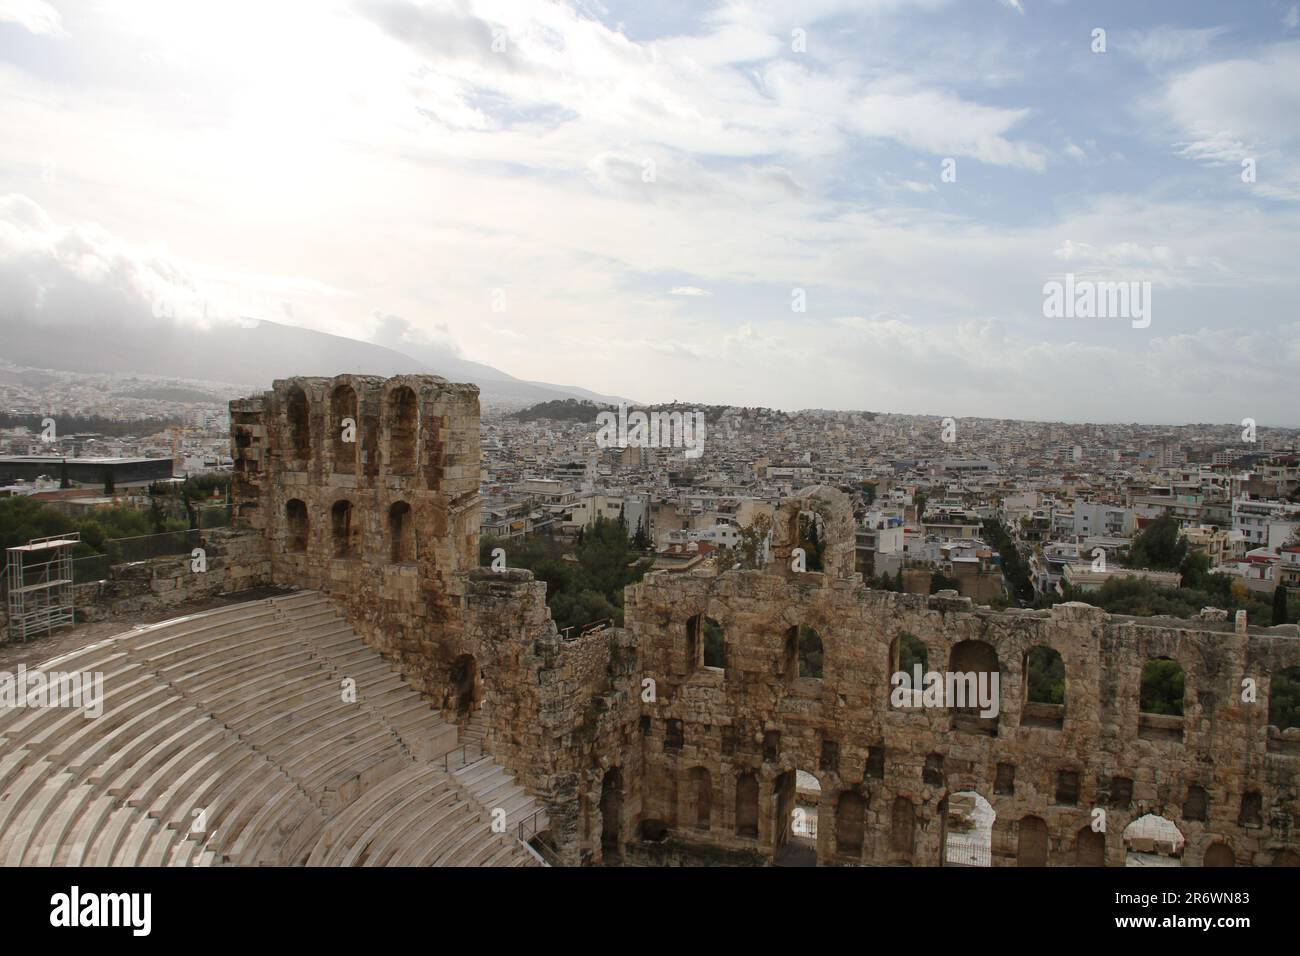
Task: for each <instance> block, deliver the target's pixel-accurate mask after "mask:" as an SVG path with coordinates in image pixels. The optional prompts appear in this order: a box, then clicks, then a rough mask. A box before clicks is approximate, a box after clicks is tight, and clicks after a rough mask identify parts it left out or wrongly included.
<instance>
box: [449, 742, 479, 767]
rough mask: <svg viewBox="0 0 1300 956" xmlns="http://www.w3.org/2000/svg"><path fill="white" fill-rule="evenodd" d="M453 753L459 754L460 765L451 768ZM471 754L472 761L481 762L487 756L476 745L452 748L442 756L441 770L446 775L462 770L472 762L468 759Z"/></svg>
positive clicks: (462, 745)
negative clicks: (472, 756) (473, 755)
mask: <svg viewBox="0 0 1300 956" xmlns="http://www.w3.org/2000/svg"><path fill="white" fill-rule="evenodd" d="M455 753H458V754H460V763H459V764H458V765H457V766H455V767H452V765H451V763H452V761H451V755H452V754H455ZM471 753H473V754H475V757H474V760H482V759H483V758H484V757H485V756H487V753H486V751H484V750H483V748H482V747H481V746H479V745H478V744H461V745H460V746H459V747H453V748H452V749H451V750H448V751H447V752H446V753H445V754H443V755H442V769H443V770H445V771H446V772H447V773H452V772H453V771H454V770H463V769H464V768H466V767H468V766H469V765H470V763H471V762H472V761H471V760H470V759H469V755H470V754H471Z"/></svg>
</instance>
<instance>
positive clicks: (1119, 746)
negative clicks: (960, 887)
mask: <svg viewBox="0 0 1300 956" xmlns="http://www.w3.org/2000/svg"><path fill="white" fill-rule="evenodd" d="M626 614H627V622H626V624H627V627H628V628H629V629H630V630H631V631H632V633H633V635H634V636H635V638H636V645H637V649H638V653H639V655H640V661H641V669H642V670H641V673H642V675H643V676H644V677H645V678H649V679H651V680H652V681H653V682H654V684H655V687H656V701H655V703H654V704H653V705H646V706H645V707H644V708H643V718H642V719H643V722H644V721H645V720H646V719H647V718H648V720H649V728H648V732H647V733H646V734H645V735H644V736H643V738H642V740H643V747H644V754H643V759H644V762H645V765H646V769H647V775H646V777H645V780H644V781H643V784H642V786H643V788H644V789H645V790H646V793H645V795H644V799H645V801H646V802H647V803H653V802H659V803H662V802H664V797H663V795H662V794H661V793H660V791H661V790H663V789H664V788H666V787H668V786H669V784H668V781H674V782H675V784H674V785H675V786H676V789H677V791H678V793H681V792H682V789H683V786H684V782H685V781H688V780H689V779H690V775H691V774H695V775H696V779H698V777H699V770H701V769H702V770H704V771H707V772H708V774H709V778H710V780H712V781H713V793H712V794H711V796H712V807H713V813H714V816H715V817H716V818H717V822H716V824H715V825H713V826H711V827H710V828H709V829H708V830H707V831H702V830H701V829H700V828H699V827H698V826H697V825H692V824H691V820H690V809H689V807H687V808H686V809H685V811H684V817H683V819H684V821H685V822H684V823H682V822H678V823H677V827H678V829H677V835H678V836H679V837H680V838H681V839H682V840H687V841H691V842H695V843H701V844H717V845H719V846H725V847H730V848H740V847H747V848H752V849H763V848H767V849H772V848H773V841H774V839H775V838H776V836H777V835H778V827H777V824H776V822H775V821H774V820H773V819H769V818H770V817H771V813H770V812H760V814H759V820H758V826H757V834H756V835H753V836H751V835H748V833H741V832H738V829H737V827H736V825H735V819H734V817H735V810H734V807H735V806H736V805H737V795H736V792H735V789H736V788H735V784H736V781H737V780H738V779H740V778H742V777H743V778H745V779H746V780H748V779H749V778H750V777H751V776H752V777H753V778H754V779H757V781H758V804H759V806H760V808H768V809H769V810H770V809H772V808H773V807H774V806H775V803H776V800H777V794H776V792H775V790H774V787H775V783H776V781H777V780H778V779H779V778H780V777H781V775H782V774H783V773H785V772H786V771H787V770H790V769H793V768H795V767H799V768H803V769H810V770H815V773H816V775H817V777H818V780H819V782H820V784H821V788H822V800H821V813H822V814H823V815H825V824H824V825H822V826H821V827H820V828H819V831H818V854H819V859H820V860H821V861H822V862H825V863H877V864H887V863H912V864H914V865H935V864H938V863H939V861H940V857H941V853H942V830H943V821H942V820H941V819H940V807H941V805H942V804H943V802H944V799H945V797H946V796H947V795H948V794H949V793H956V792H959V791H974V792H975V793H978V794H981V795H982V796H983V797H985V798H986V799H987V800H988V801H989V802H990V804H991V805H992V806H993V808H994V810H995V811H996V814H997V817H996V821H995V823H994V826H993V845H992V863H993V865H1016V864H1017V863H1020V864H1022V865H1034V864H1040V863H1046V864H1048V865H1074V864H1077V863H1080V862H1082V863H1085V864H1092V863H1095V862H1096V861H1097V858H1098V856H1100V857H1101V858H1102V859H1103V860H1104V862H1105V863H1106V864H1110V865H1122V863H1123V861H1124V853H1125V849H1124V846H1123V845H1122V840H1121V835H1122V833H1123V830H1124V828H1125V826H1127V824H1128V823H1129V822H1130V821H1132V820H1133V819H1135V818H1137V817H1139V816H1141V815H1143V814H1146V813H1156V814H1159V815H1162V816H1165V817H1167V818H1169V819H1171V820H1173V821H1174V822H1175V823H1176V824H1177V825H1178V827H1179V829H1180V830H1181V832H1182V834H1183V835H1184V836H1185V838H1186V847H1185V850H1184V855H1183V859H1184V861H1185V862H1186V863H1188V864H1198V865H1199V864H1200V863H1201V862H1202V858H1203V856H1204V854H1205V851H1206V848H1207V847H1209V846H1212V845H1214V844H1226V846H1227V847H1228V848H1230V850H1231V853H1232V856H1233V859H1234V860H1235V861H1236V862H1237V863H1238V865H1245V864H1269V863H1271V862H1273V861H1274V860H1276V859H1282V858H1284V857H1283V854H1284V851H1286V850H1287V849H1294V848H1296V847H1297V846H1298V845H1300V800H1298V796H1300V795H1298V794H1297V785H1298V784H1300V777H1298V775H1297V772H1298V771H1300V754H1297V753H1295V752H1294V750H1292V751H1291V752H1289V753H1288V752H1285V748H1279V747H1277V746H1272V747H1271V746H1270V739H1274V740H1275V739H1276V737H1277V736H1278V735H1277V732H1276V730H1272V731H1270V728H1269V727H1268V724H1267V715H1268V691H1269V680H1270V677H1271V675H1272V674H1274V673H1277V672H1279V671H1281V670H1282V669H1285V668H1287V667H1290V666H1293V665H1294V663H1295V662H1296V661H1297V660H1300V636H1298V635H1297V633H1296V629H1295V627H1294V626H1288V627H1278V628H1253V627H1252V628H1244V627H1241V628H1236V627H1233V626H1231V625H1228V624H1224V623H1216V622H1210V621H1206V622H1199V621H1198V622H1186V621H1179V622H1173V621H1167V620H1160V619H1140V618H1128V617H1119V616H1112V615H1108V614H1107V613H1105V612H1104V611H1101V610H1099V609H1096V608H1093V607H1090V606H1088V605H1083V604H1062V605H1058V606H1056V607H1055V608H1053V609H1052V610H1050V611H1028V610H1021V611H1017V610H1010V611H1000V612H999V611H992V610H990V609H988V608H982V607H977V606H974V605H973V604H972V602H971V601H970V600H969V599H966V598H959V597H956V596H953V595H951V594H945V595H937V596H921V595H906V594H895V593H891V592H881V591H874V590H869V589H867V588H866V587H865V586H864V585H863V584H862V582H861V580H860V579H858V580H857V581H849V580H844V579H841V578H838V577H835V576H831V575H824V574H812V573H809V574H794V575H788V574H784V573H781V574H769V573H764V572H727V573H724V574H721V575H716V576H705V575H698V576H697V575H674V574H667V573H659V574H653V575H650V576H649V577H648V578H647V579H646V580H644V581H643V582H642V583H641V584H639V585H637V586H636V587H634V588H630V589H629V591H628V596H627V599H626ZM697 615H703V616H706V617H708V618H711V619H713V620H714V621H716V622H717V623H718V624H719V625H720V626H721V628H722V629H723V631H724V633H725V635H726V647H727V666H726V668H725V670H723V671H718V670H716V669H709V668H701V667H699V666H698V665H697V664H696V663H695V661H694V660H692V658H691V654H690V651H689V647H690V642H689V640H688V622H689V621H690V620H691V619H692V618H694V617H695V616H697ZM798 625H808V626H811V627H813V628H815V629H816V631H817V632H818V634H819V635H820V637H821V641H822V643H823V646H824V664H823V675H822V677H821V678H820V679H809V678H807V677H799V676H797V675H792V674H791V672H790V669H789V667H788V664H787V659H786V648H785V641H786V638H785V635H786V634H787V632H788V631H789V629H790V628H791V627H792V626H798ZM905 634H908V635H912V636H914V637H915V638H916V639H918V640H920V641H921V642H922V643H923V644H924V646H925V649H926V656H927V657H928V663H929V668H930V669H932V670H936V671H945V670H947V669H952V670H962V669H968V668H970V667H972V664H971V662H972V661H979V660H981V659H983V660H985V661H988V660H992V661H994V662H995V663H992V664H985V665H983V666H986V667H990V668H996V670H997V673H998V675H999V684H1000V687H999V692H1000V693H999V697H1000V701H999V708H998V714H997V718H996V722H994V721H987V723H985V724H984V725H982V726H981V724H980V718H978V717H973V719H972V716H973V715H970V714H967V713H960V712H955V711H954V709H950V708H926V707H909V708H902V709H900V708H897V707H894V706H892V705H891V701H890V694H891V690H892V689H893V685H892V684H891V681H890V677H891V672H892V669H893V666H894V665H893V663H892V662H891V648H892V649H893V654H894V655H895V656H896V655H897V642H898V641H899V639H900V637H901V636H902V635H905ZM1036 647H1046V648H1050V649H1051V650H1052V651H1054V652H1055V653H1056V654H1059V655H1060V660H1061V662H1062V663H1063V665H1064V674H1065V680H1064V686H1065V693H1064V702H1063V703H1062V704H1060V705H1053V704H1044V703H1041V702H1036V701H1032V700H1029V699H1028V694H1027V688H1026V677H1025V662H1026V661H1027V659H1028V655H1029V653H1030V652H1031V650H1033V649H1034V648H1036ZM970 648H977V649H979V651H980V653H978V654H971V653H968V652H966V649H970ZM989 655H992V656H991V657H989ZM1160 658H1168V659H1170V660H1173V661H1176V662H1178V664H1179V665H1181V668H1182V671H1183V675H1184V680H1185V685H1184V697H1183V713H1182V716H1181V717H1179V716H1169V715H1154V714H1144V713H1141V712H1140V707H1139V697H1140V683H1141V678H1142V670H1143V665H1144V664H1145V663H1146V662H1147V661H1148V660H1152V659H1160ZM1252 686H1253V691H1254V695H1253V701H1252V700H1250V699H1249V698H1251V688H1252ZM670 727H671V728H672V734H673V738H674V741H675V743H674V745H673V746H671V747H669V746H666V742H667V736H668V735H667V731H668V728H670ZM1292 733H1294V732H1292ZM845 793H853V794H855V795H856V797H858V798H860V799H853V800H849V801H847V802H844V801H842V800H841V796H842V795H843V794H845ZM1189 793H1190V794H1192V795H1193V796H1192V799H1191V800H1190V804H1191V806H1188V807H1186V808H1185V805H1187V804H1189ZM1198 793H1200V794H1202V796H1201V797H1198V796H1196V795H1197V794H1198ZM679 802H680V801H679ZM909 806H910V812H909V811H908V810H907V809H906V808H907V807H909ZM842 807H848V808H850V810H849V812H852V813H855V814H856V812H857V808H858V807H861V808H862V811H863V814H864V820H863V821H862V825H861V829H862V837H861V839H860V840H859V839H858V838H857V832H858V828H859V823H858V821H857V820H844V819H841V818H842V816H843V813H842V812H841V808H842ZM1185 809H1186V810H1187V812H1186V813H1185V812H1184V811H1185ZM1095 810H1099V811H1100V815H1098V814H1095V813H1094V811H1095ZM1095 821H1096V824H1099V825H1101V826H1104V831H1102V832H1098V831H1097V830H1095V829H1094V825H1096V824H1095ZM670 822H671V821H670ZM832 823H833V825H832ZM905 823H906V829H907V830H908V831H910V834H909V835H910V839H908V837H907V836H902V835H900V834H899V832H898V831H899V830H900V828H904V825H905ZM840 830H843V832H845V833H847V834H850V838H849V839H847V840H845V841H844V842H845V844H846V846H847V848H848V851H847V852H845V851H843V850H842V849H841V848H840V847H839V846H838V845H837V840H836V833H837V831H840ZM1085 832H1086V833H1088V834H1095V835H1089V836H1081V834H1083V833H1085ZM859 845H860V850H859V849H858V847H859ZM1223 853H1224V851H1216V854H1215V856H1216V858H1222V855H1223Z"/></svg>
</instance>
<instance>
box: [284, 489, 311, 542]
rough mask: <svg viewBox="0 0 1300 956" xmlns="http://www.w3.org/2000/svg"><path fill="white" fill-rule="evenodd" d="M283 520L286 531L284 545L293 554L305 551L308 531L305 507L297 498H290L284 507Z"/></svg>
mask: <svg viewBox="0 0 1300 956" xmlns="http://www.w3.org/2000/svg"><path fill="white" fill-rule="evenodd" d="M284 520H285V525H286V531H287V534H286V536H285V545H286V546H287V547H288V549H289V550H290V551H293V552H295V553H302V552H303V551H306V550H307V535H308V533H309V530H310V529H309V526H308V518H307V506H306V505H305V504H303V502H301V501H300V500H298V499H297V498H290V499H289V500H288V502H286V503H285V506H284Z"/></svg>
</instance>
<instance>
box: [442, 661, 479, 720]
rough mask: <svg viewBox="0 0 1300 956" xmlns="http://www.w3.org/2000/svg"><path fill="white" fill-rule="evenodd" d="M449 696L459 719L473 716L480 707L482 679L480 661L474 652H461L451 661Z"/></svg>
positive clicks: (452, 707)
mask: <svg viewBox="0 0 1300 956" xmlns="http://www.w3.org/2000/svg"><path fill="white" fill-rule="evenodd" d="M447 696H448V698H449V699H450V702H451V709H452V710H453V711H454V712H455V714H456V717H457V719H460V720H463V719H465V718H468V717H471V716H473V714H474V711H475V710H477V709H478V704H479V700H480V681H479V672H478V661H476V660H474V656H473V655H472V654H461V655H460V656H459V657H457V658H456V659H455V660H453V661H452V662H451V674H450V680H449V681H448V692H447Z"/></svg>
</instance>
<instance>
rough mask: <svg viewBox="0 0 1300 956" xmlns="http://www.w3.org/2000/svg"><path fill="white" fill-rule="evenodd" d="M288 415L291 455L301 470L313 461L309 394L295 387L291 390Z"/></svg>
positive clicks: (287, 409) (287, 408)
mask: <svg viewBox="0 0 1300 956" xmlns="http://www.w3.org/2000/svg"><path fill="white" fill-rule="evenodd" d="M286 414H287V415H288V419H289V422H288V424H289V453H290V454H291V455H292V456H293V458H294V461H295V463H296V465H297V467H299V468H306V467H307V463H308V462H309V461H310V460H311V410H310V408H309V407H308V405H307V393H306V392H304V391H303V390H302V389H301V388H299V387H298V386H297V385H295V386H294V387H293V388H291V389H290V390H289V397H288V405H287V407H286Z"/></svg>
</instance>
